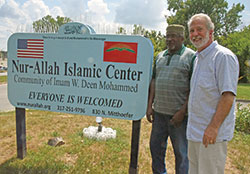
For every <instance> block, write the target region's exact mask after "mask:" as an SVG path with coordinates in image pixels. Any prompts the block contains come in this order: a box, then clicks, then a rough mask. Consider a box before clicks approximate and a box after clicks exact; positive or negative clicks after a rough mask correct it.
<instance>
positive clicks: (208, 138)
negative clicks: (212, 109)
mask: <svg viewBox="0 0 250 174" xmlns="http://www.w3.org/2000/svg"><path fill="white" fill-rule="evenodd" d="M218 131H219V129H217V128H215V127H213V126H212V125H211V124H209V125H208V126H207V128H206V130H205V132H204V135H203V140H202V142H203V144H204V145H205V147H207V146H208V144H214V143H215V142H216V137H217V135H218Z"/></svg>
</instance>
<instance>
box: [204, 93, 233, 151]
mask: <svg viewBox="0 0 250 174" xmlns="http://www.w3.org/2000/svg"><path fill="white" fill-rule="evenodd" d="M234 98H235V95H234V94H233V93H232V92H224V93H223V94H222V95H221V98H220V100H219V103H218V105H217V109H216V112H215V114H214V116H213V118H212V120H211V122H210V123H209V125H208V126H207V128H206V130H205V132H204V135H203V144H204V145H205V147H207V146H208V144H214V143H215V142H216V137H217V135H218V131H219V128H220V126H221V124H222V123H223V121H224V120H225V118H226V117H227V115H228V114H229V112H230V110H231V108H232V105H233V102H234Z"/></svg>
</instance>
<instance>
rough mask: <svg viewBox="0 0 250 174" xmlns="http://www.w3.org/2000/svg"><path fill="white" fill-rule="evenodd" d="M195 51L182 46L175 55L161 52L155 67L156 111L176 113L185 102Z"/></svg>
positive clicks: (169, 113) (168, 113)
mask: <svg viewBox="0 0 250 174" xmlns="http://www.w3.org/2000/svg"><path fill="white" fill-rule="evenodd" d="M193 57H194V51H193V50H191V49H189V48H186V47H185V46H182V49H181V50H179V52H177V53H176V54H174V55H169V54H168V52H167V51H163V52H161V53H159V55H158V56H157V59H156V64H155V67H154V75H153V78H155V98H154V110H155V111H156V112H159V113H162V114H166V115H174V114H175V113H176V112H177V111H178V110H179V109H180V108H181V107H182V105H183V104H184V103H185V101H186V99H187V96H188V94H189V85H190V83H189V81H190V71H191V68H192V65H191V64H192V59H193Z"/></svg>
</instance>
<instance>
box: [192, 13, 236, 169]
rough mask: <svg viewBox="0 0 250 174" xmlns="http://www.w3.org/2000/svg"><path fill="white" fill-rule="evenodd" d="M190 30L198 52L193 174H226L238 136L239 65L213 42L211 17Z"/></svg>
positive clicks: (204, 17) (194, 84)
mask: <svg viewBox="0 0 250 174" xmlns="http://www.w3.org/2000/svg"><path fill="white" fill-rule="evenodd" d="M188 28H189V39H190V41H191V42H192V44H193V45H194V46H195V47H196V48H197V52H196V57H197V58H196V59H195V61H194V69H193V75H192V79H191V86H190V95H189V102H188V115H189V117H188V126H187V139H188V158H189V173H190V174H222V173H224V168H225V162H226V156H227V142H228V141H229V140H231V139H232V137H233V132H234V124H235V121H234V120H235V114H234V108H235V96H236V90H237V82H238V75H239V63H238V59H237V57H236V56H235V55H234V54H233V53H232V52H231V51H230V50H229V49H227V48H225V47H223V46H221V45H219V44H218V43H217V41H214V40H213V32H214V24H213V22H212V21H211V19H210V17H209V16H208V15H205V14H202V13H201V14H196V15H194V16H192V17H191V19H190V20H189V22H188Z"/></svg>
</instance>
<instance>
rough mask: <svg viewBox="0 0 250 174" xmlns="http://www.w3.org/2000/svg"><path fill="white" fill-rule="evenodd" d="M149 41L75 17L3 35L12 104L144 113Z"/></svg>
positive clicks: (128, 115)
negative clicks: (55, 29)
mask: <svg viewBox="0 0 250 174" xmlns="http://www.w3.org/2000/svg"><path fill="white" fill-rule="evenodd" d="M152 61H153V46H152V44H151V42H150V41H149V40H148V39H146V38H144V37H141V36H128V35H101V34H95V33H94V31H93V29H92V28H91V27H89V26H85V25H83V24H80V23H69V24H65V25H63V26H62V27H61V28H60V30H59V33H57V34H48V33H42V34H41V33H39V34H38V33H15V34H13V35H12V36H11V37H10V38H9V40H8V98H9V101H10V103H11V104H12V105H14V106H15V107H19V108H30V109H38V110H47V111H55V112H65V113H73V114H81V115H90V116H99V117H110V118H119V119H128V120H139V119H141V118H142V117H143V116H144V115H145V113H146V107H147V99H148V87H149V83H150V77H151V71H152Z"/></svg>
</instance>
